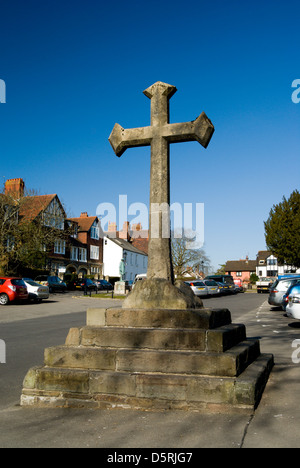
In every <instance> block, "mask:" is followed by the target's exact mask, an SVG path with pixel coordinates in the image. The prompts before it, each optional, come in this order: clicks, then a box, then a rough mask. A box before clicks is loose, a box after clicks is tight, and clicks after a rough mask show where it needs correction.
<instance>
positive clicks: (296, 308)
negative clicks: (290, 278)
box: [286, 285, 300, 320]
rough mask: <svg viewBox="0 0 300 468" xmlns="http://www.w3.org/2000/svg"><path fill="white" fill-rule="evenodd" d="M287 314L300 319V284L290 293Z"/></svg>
mask: <svg viewBox="0 0 300 468" xmlns="http://www.w3.org/2000/svg"><path fill="white" fill-rule="evenodd" d="M286 314H287V316H288V317H292V318H294V319H296V320H300V285H297V286H294V287H293V289H292V291H291V292H290V294H289V301H288V304H287V306H286Z"/></svg>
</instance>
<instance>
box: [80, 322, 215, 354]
mask: <svg viewBox="0 0 300 468" xmlns="http://www.w3.org/2000/svg"><path fill="white" fill-rule="evenodd" d="M81 334H82V336H81V343H80V344H81V345H82V346H96V347H108V346H109V347H112V348H139V349H177V350H179V349H189V350H192V349H195V350H198V351H205V342H206V331H205V330H195V329H184V330H176V329H155V328H117V327H102V328H101V327H85V328H83V329H82V331H81Z"/></svg>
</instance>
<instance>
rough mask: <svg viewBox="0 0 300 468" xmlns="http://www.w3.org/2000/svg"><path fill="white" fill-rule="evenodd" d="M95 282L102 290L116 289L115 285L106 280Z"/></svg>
mask: <svg viewBox="0 0 300 468" xmlns="http://www.w3.org/2000/svg"><path fill="white" fill-rule="evenodd" d="M94 283H95V284H96V286H97V288H98V289H100V290H106V291H112V290H113V289H114V287H113V285H112V284H111V283H109V282H108V281H106V280H94Z"/></svg>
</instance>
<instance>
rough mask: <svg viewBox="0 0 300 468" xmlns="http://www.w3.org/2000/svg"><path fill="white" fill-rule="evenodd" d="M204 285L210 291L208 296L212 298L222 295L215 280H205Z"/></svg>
mask: <svg viewBox="0 0 300 468" xmlns="http://www.w3.org/2000/svg"><path fill="white" fill-rule="evenodd" d="M203 283H204V284H205V286H206V287H207V289H208V294H209V295H210V296H214V295H216V294H220V288H219V285H218V283H217V282H216V281H214V280H203Z"/></svg>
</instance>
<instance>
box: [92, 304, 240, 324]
mask: <svg viewBox="0 0 300 468" xmlns="http://www.w3.org/2000/svg"><path fill="white" fill-rule="evenodd" d="M105 315H106V320H105V325H106V326H109V327H120V326H121V327H137V328H142V327H146V328H149V327H150V328H177V329H178V328H179V329H182V328H197V329H199V328H200V329H212V328H217V327H221V326H223V325H229V324H230V323H231V314H230V311H229V310H228V309H190V310H170V309H161V310H159V309H153V310H147V309H135V310H130V309H121V308H113V309H107V310H106V312H105ZM89 323H90V325H91V326H92V325H93V324H92V323H91V322H89Z"/></svg>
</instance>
